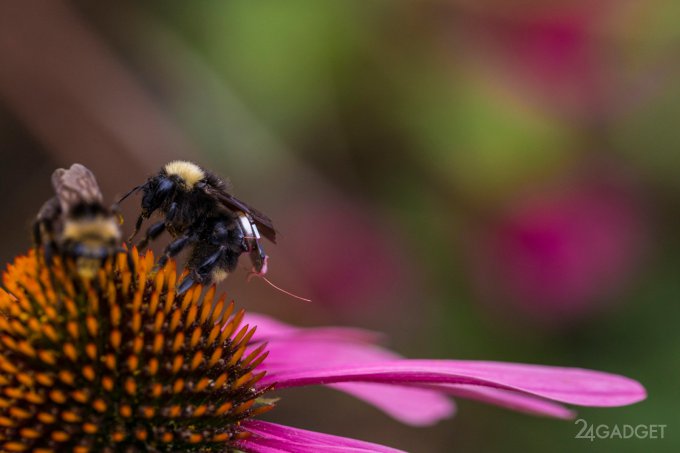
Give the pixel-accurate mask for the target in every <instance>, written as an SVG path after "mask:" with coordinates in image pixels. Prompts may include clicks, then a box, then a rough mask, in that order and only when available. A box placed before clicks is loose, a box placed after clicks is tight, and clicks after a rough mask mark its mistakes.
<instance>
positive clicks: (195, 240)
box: [119, 161, 276, 294]
mask: <svg viewBox="0 0 680 453" xmlns="http://www.w3.org/2000/svg"><path fill="white" fill-rule="evenodd" d="M138 191H141V192H142V201H141V207H142V211H141V213H140V215H139V217H138V218H137V222H136V223H135V229H134V232H133V233H132V235H131V236H130V238H129V239H128V241H132V239H133V238H134V237H135V236H136V235H137V233H138V232H139V230H140V228H141V226H142V224H143V222H144V221H145V220H146V219H148V218H150V217H151V215H153V214H154V213H160V214H161V215H162V216H163V219H162V220H160V221H158V222H156V223H154V224H152V225H151V226H150V227H149V228H148V229H147V230H146V234H145V236H144V238H143V239H142V240H141V241H140V242H139V243H138V244H137V247H138V248H140V249H143V248H145V247H146V246H147V245H148V243H149V241H152V240H154V239H156V238H157V237H158V236H160V235H161V234H162V233H163V232H164V231H167V232H168V233H169V234H170V235H171V236H172V237H173V240H172V242H170V243H169V244H168V245H167V246H166V247H165V250H164V252H163V255H162V257H161V258H160V259H159V265H161V266H163V265H164V264H165V263H166V262H167V260H168V259H169V258H171V257H173V256H175V255H177V254H178V253H180V252H181V251H182V250H184V249H185V248H187V247H188V248H190V250H191V252H190V255H189V259H188V262H187V268H188V269H189V271H190V274H189V275H188V276H187V277H186V278H185V279H184V280H183V281H182V282H180V284H179V287H178V292H179V293H180V294H181V293H183V292H185V291H186V290H187V289H188V288H189V287H190V286H191V285H192V284H193V283H194V282H199V283H202V284H209V283H212V282H219V281H220V280H222V279H224V278H225V277H226V276H227V275H228V274H229V273H231V272H232V271H233V270H234V269H236V265H237V264H238V259H239V257H240V256H241V255H242V254H243V253H248V254H249V255H250V259H251V261H252V263H253V271H254V272H255V273H258V274H260V275H263V274H265V273H266V272H267V255H266V254H265V252H264V250H263V249H262V247H261V246H260V243H259V240H260V239H261V237H262V236H264V237H265V238H267V239H268V240H270V241H271V242H273V243H276V231H275V230H274V226H273V224H272V221H271V220H270V219H269V217H267V216H266V215H264V214H262V213H261V212H259V211H258V210H256V209H254V208H252V207H250V206H248V205H247V204H246V203H244V202H242V201H240V200H238V199H237V198H235V197H234V196H233V195H231V194H230V193H229V189H228V186H227V183H226V182H225V181H223V180H222V179H220V178H219V177H218V176H217V175H215V174H213V173H211V172H209V171H207V170H204V169H203V168H201V167H199V166H198V165H196V164H194V163H192V162H187V161H173V162H170V163H168V164H166V165H165V166H164V167H163V168H162V169H161V170H160V172H159V173H157V174H156V175H154V176H152V177H150V178H149V179H147V181H146V182H145V183H144V184H142V185H139V186H137V187H135V188H133V189H132V190H131V191H130V192H128V193H127V194H126V195H125V196H124V197H123V198H121V200H120V201H119V203H120V202H122V201H123V200H124V199H125V198H127V197H128V196H130V195H132V194H134V193H136V192H138ZM260 234H261V235H262V236H260Z"/></svg>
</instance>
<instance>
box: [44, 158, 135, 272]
mask: <svg viewBox="0 0 680 453" xmlns="http://www.w3.org/2000/svg"><path fill="white" fill-rule="evenodd" d="M52 186H53V187H54V192H55V196H54V197H52V198H51V199H49V200H48V201H47V202H46V203H45V204H44V205H43V207H42V208H41V209H40V211H39V212H38V215H37V217H36V220H35V222H34V224H33V238H34V242H35V244H36V246H37V247H41V246H42V247H44V256H45V261H46V262H47V263H50V262H51V260H52V258H53V257H54V256H55V255H56V256H60V257H61V258H62V259H66V258H68V259H72V260H73V261H74V262H75V265H76V270H77V272H78V274H79V275H80V276H81V277H83V278H88V279H90V278H93V277H94V276H95V275H96V273H97V271H98V270H99V268H100V267H101V266H102V263H103V262H104V261H105V260H106V259H107V258H108V257H110V256H111V255H113V254H114V253H117V252H119V251H121V250H123V249H122V248H121V241H122V234H121V231H120V225H119V222H118V217H117V215H116V214H115V213H114V209H111V208H107V207H105V206H104V205H103V202H104V197H103V196H102V193H101V190H99V185H98V184H97V180H96V179H95V177H94V174H92V172H91V171H90V170H88V169H87V168H86V167H85V166H83V165H81V164H73V165H72V166H71V168H69V169H68V170H66V169H63V168H59V169H57V170H55V172H54V173H53V174H52Z"/></svg>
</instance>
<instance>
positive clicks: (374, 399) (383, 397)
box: [329, 382, 456, 426]
mask: <svg viewBox="0 0 680 453" xmlns="http://www.w3.org/2000/svg"><path fill="white" fill-rule="evenodd" d="M329 387H331V388H333V389H336V390H340V391H342V392H345V393H348V394H350V395H352V396H354V397H355V398H358V399H360V400H363V401H366V402H367V403H369V404H371V405H373V406H375V407H377V408H378V409H380V410H382V411H383V412H385V413H386V414H387V415H389V416H391V417H392V418H394V419H395V420H398V421H400V422H402V423H404V424H406V425H411V426H429V425H433V424H435V423H437V422H438V421H440V420H443V419H445V418H449V417H452V416H453V414H454V413H455V412H456V406H455V404H454V403H453V401H451V400H450V399H449V398H446V397H444V396H442V392H439V391H435V390H428V389H420V388H415V387H407V386H403V385H393V384H374V383H367V382H347V383H342V384H332V385H330V386H329Z"/></svg>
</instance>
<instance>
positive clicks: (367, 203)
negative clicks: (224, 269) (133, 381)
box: [0, 0, 680, 452]
mask: <svg viewBox="0 0 680 453" xmlns="http://www.w3.org/2000/svg"><path fill="white" fill-rule="evenodd" d="M679 23H680V3H678V2H677V1H672V0H651V1H646V2H643V1H634V0H627V1H613V0H594V1H585V0H584V1H575V0H570V1H563V2H544V1H537V0H522V1H512V2H507V1H501V0H480V1H473V0H439V1H438V0H428V1H426V0H422V1H415V0H411V1H407V0H403V1H399V0H344V1H337V0H336V1H332V0H288V1H278V0H277V1H275V0H261V1H257V2H253V1H245V0H238V1H235V0H224V1H200V2H164V1H151V2H133V1H122V2H108V3H96V4H92V3H91V2H84V1H80V2H41V1H38V0H30V1H25V2H3V3H2V4H0V156H2V161H1V162H2V177H1V178H0V199H1V200H0V202H1V203H2V206H3V213H4V217H3V222H2V224H3V235H2V242H0V256H1V257H2V260H3V262H7V261H8V260H10V259H11V258H12V257H13V256H14V255H16V254H17V253H20V252H22V251H25V250H26V248H27V247H29V245H30V241H29V235H28V229H27V226H28V225H29V224H30V222H31V220H32V218H33V216H34V215H35V213H36V212H37V210H38V208H39V207H40V206H41V204H42V202H43V201H44V200H46V199H47V198H48V197H50V196H51V187H50V184H49V175H50V174H51V172H52V171H53V169H54V168H56V167H60V166H67V165H70V163H72V162H75V161H78V162H82V163H84V164H85V165H87V166H89V167H90V168H92V169H93V170H94V171H95V173H96V174H97V175H98V178H99V180H100V183H101V185H102V187H103V189H104V191H105V194H106V195H107V197H108V199H110V200H111V201H113V200H114V199H115V197H116V196H118V195H120V194H122V193H124V192H125V191H127V189H129V188H130V187H132V186H134V185H136V184H139V183H140V182H141V181H143V180H144V178H146V177H147V176H148V175H150V174H152V173H153V172H155V171H157V170H158V169H159V168H160V167H161V165H162V164H163V163H165V162H166V161H168V160H171V159H175V158H185V159H190V160H194V161H196V162H198V163H200V164H202V165H204V166H206V167H208V168H211V169H213V170H214V171H216V172H217V173H219V174H222V175H224V176H228V177H229V178H230V179H231V181H232V183H233V186H234V188H235V193H236V195H237V196H238V197H239V198H241V199H243V200H246V201H248V202H249V203H250V204H252V205H254V206H256V207H257V208H259V209H260V210H262V211H264V212H266V213H267V214H269V215H270V216H271V217H272V218H273V219H274V220H275V223H276V225H277V228H278V230H279V232H280V244H279V245H278V246H276V247H275V246H273V245H271V244H264V246H265V247H266V248H267V251H268V253H269V254H270V255H271V262H270V274H269V276H270V278H271V279H272V280H273V281H274V282H275V283H276V284H277V285H279V286H282V287H283V288H285V289H287V290H290V291H293V292H295V293H296V294H300V295H302V296H305V297H310V298H312V299H313V303H310V304H307V303H302V302H299V301H296V300H294V299H292V298H289V297H287V296H285V295H283V294H281V293H279V292H276V291H274V290H273V289H272V288H270V287H268V286H266V285H265V284H264V283H262V282H261V281H255V282H251V283H249V284H246V283H245V275H246V272H245V271H241V272H239V273H237V274H236V275H234V276H232V277H231V278H230V279H228V280H227V281H226V282H225V283H224V284H223V285H222V288H223V289H224V290H226V291H228V292H229V293H230V294H231V295H232V296H233V297H235V298H236V299H237V301H238V302H239V303H240V304H241V305H242V306H245V307H246V308H248V309H252V310H257V311H261V312H265V313H269V314H273V315H275V316H277V317H279V318H281V319H283V320H285V321H288V322H291V323H295V324H300V325H318V324H342V325H356V326H363V327H367V328H371V329H375V330H380V331H384V332H386V333H387V334H388V338H389V340H388V342H387V344H388V345H389V346H390V347H392V348H394V349H395V350H397V351H399V352H401V353H403V354H404V355H407V356H410V357H428V358H430V357H432V358H461V359H485V360H501V361H514V362H530V363H544V364H552V365H565V366H578V367H585V368H594V369H600V370H605V371H610V372H614V373H619V374H623V375H626V376H630V377H632V378H635V379H637V380H639V381H641V382H642V383H643V384H644V385H645V386H646V387H647V389H648V391H649V398H648V399H647V400H646V401H645V402H643V403H640V404H637V405H635V406H631V407H626V408H617V409H580V410H579V417H581V418H583V419H585V420H587V421H588V422H589V423H592V424H601V423H603V424H607V425H609V426H612V427H613V426H614V425H623V424H632V425H637V424H645V425H650V424H665V425H668V426H667V428H666V431H665V438H664V439H662V440H661V439H659V440H651V439H646V440H641V439H637V440H634V439H628V440H616V439H599V440H598V439H596V440H595V441H593V442H591V441H589V440H579V439H574V437H575V435H576V434H577V432H578V430H579V428H580V426H577V425H575V424H573V423H571V422H564V421H554V420H547V419H537V418H532V417H529V416H524V415H518V414H514V413H511V412H508V411H505V410H502V409H498V408H495V407H488V406H483V405H481V404H479V403H471V402H466V401H459V413H458V414H457V415H456V417H455V418H454V419H453V420H448V421H445V422H442V423H439V424H438V425H436V426H433V427H427V428H411V427H404V426H401V425H399V424H398V423H396V422H393V421H392V420H390V419H388V418H387V417H386V416H384V415H382V414H381V413H379V412H378V411H377V410H375V409H373V408H370V407H367V406H365V405H364V404H363V403H360V402H357V401H353V400H351V399H350V398H348V397H346V396H344V395H339V394H336V393H334V392H333V391H331V390H323V389H318V390H309V389H305V390H295V391H290V392H288V393H285V394H283V395H282V396H283V398H284V399H283V400H282V401H281V402H280V404H279V406H278V408H277V410H276V411H274V412H273V413H272V414H271V417H270V418H271V419H272V420H277V421H282V422H285V423H287V424H291V425H293V426H298V427H301V428H307V429H314V430H320V431H324V432H329V433H334V434H338V435H347V436H352V437H357V438H361V439H365V440H370V441H373V442H381V443H384V444H387V445H391V446H394V447H397V448H401V449H404V450H408V451H414V452H448V451H508V450H513V451H515V450H520V449H522V450H524V451H545V450H547V449H550V450H551V451H564V452H571V451H576V450H578V451H617V452H619V451H623V452H633V451H643V450H644V451H680V426H679V425H678V421H679V420H680V411H679V410H678V407H679V403H680V392H679V390H678V382H680V379H678V378H679V377H680V360H679V358H680V329H678V327H677V326H678V320H679V319H680V279H679V278H678V275H679V274H678V270H679V268H680V266H679V264H680V241H679V240H678V234H677V232H678V227H679V226H680V216H679V215H678V214H679V212H678V211H679V206H680V205H679V204H678V201H679V200H680V178H679V177H678V175H679V174H680V153H679V150H680V127H678V118H680V83H678V80H680V56H679V54H678V48H679V46H680V28H678V24H679ZM124 212H125V213H126V216H127V218H128V219H131V218H133V217H132V216H133V215H134V213H135V206H134V203H129V204H128V205H127V206H125V211H124ZM128 224H129V220H128ZM127 228H128V229H129V225H127Z"/></svg>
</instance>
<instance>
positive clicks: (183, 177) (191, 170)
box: [163, 160, 205, 190]
mask: <svg viewBox="0 0 680 453" xmlns="http://www.w3.org/2000/svg"><path fill="white" fill-rule="evenodd" d="M163 170H164V171H165V174H166V175H168V177H171V178H172V177H173V176H174V177H175V178H176V179H177V180H179V182H180V183H181V185H182V186H184V187H186V189H187V190H192V189H193V188H194V186H195V185H196V183H198V182H199V181H201V180H202V179H204V178H205V172H204V171H203V170H202V169H201V167H199V166H198V165H196V164H194V163H192V162H188V161H186V160H175V161H172V162H170V163H168V164H166V165H165V167H163Z"/></svg>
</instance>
